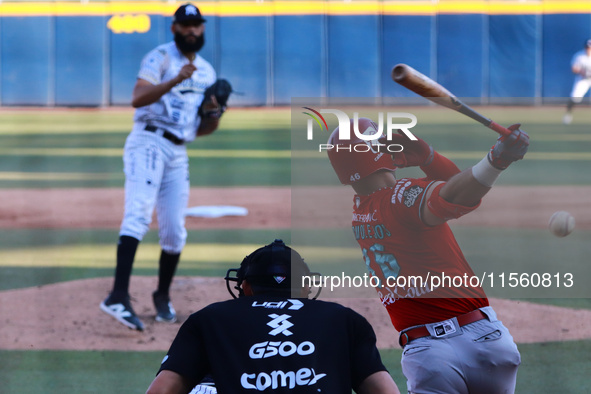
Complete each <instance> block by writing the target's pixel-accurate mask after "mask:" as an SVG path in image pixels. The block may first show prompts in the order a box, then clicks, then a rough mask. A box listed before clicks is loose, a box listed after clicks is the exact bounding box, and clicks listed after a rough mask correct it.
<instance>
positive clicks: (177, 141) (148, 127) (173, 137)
mask: <svg viewBox="0 0 591 394" xmlns="http://www.w3.org/2000/svg"><path fill="white" fill-rule="evenodd" d="M144 130H146V131H149V132H151V133H155V132H156V131H157V130H158V127H156V126H152V125H150V124H149V125H146V127H144ZM160 130H162V131H163V132H164V133H162V137H164V138H166V139H167V140H169V141H170V142H172V143H173V144H175V145H183V144H184V143H185V140H182V139H180V138H179V137H177V136H176V135H174V134H172V133H171V132H170V131H168V130H164V129H160Z"/></svg>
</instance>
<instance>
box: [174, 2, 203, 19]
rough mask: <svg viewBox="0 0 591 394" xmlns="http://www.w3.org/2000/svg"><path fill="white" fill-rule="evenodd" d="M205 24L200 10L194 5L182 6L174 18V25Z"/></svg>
mask: <svg viewBox="0 0 591 394" xmlns="http://www.w3.org/2000/svg"><path fill="white" fill-rule="evenodd" d="M193 21H199V22H205V19H204V18H203V16H202V15H201V11H199V8H197V7H196V6H194V5H193V4H190V3H187V4H183V5H182V6H180V7H179V8H178V9H177V10H176V11H175V13H174V16H173V17H172V23H183V22H193Z"/></svg>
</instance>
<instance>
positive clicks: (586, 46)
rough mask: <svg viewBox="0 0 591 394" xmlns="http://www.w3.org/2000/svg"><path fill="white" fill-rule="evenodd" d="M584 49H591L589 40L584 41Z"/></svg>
mask: <svg viewBox="0 0 591 394" xmlns="http://www.w3.org/2000/svg"><path fill="white" fill-rule="evenodd" d="M585 48H591V39H588V40H587V41H585Z"/></svg>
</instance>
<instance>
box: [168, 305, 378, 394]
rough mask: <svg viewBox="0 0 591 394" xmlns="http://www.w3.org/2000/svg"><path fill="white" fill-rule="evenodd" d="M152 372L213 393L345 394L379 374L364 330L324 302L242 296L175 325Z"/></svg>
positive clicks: (371, 336)
mask: <svg viewBox="0 0 591 394" xmlns="http://www.w3.org/2000/svg"><path fill="white" fill-rule="evenodd" d="M160 370H171V371H174V372H177V373H178V374H180V375H183V376H185V377H187V378H189V379H191V380H192V381H193V382H195V383H197V382H199V381H200V380H201V379H202V378H203V377H204V376H205V375H206V374H208V373H210V374H211V375H212V376H213V379H214V381H215V383H216V387H217V389H218V392H219V393H220V394H235V393H251V392H256V391H267V392H271V391H272V392H274V393H330V394H339V393H346V394H350V393H351V388H353V389H355V390H357V388H358V386H359V384H360V383H361V382H362V381H363V380H364V379H365V378H367V377H368V376H369V375H371V374H373V373H375V372H378V371H385V370H386V368H385V367H384V365H383V364H382V361H381V358H380V354H379V352H378V350H377V348H376V337H375V333H374V331H373V329H372V327H371V325H370V324H369V323H368V322H367V320H366V319H365V318H364V317H362V316H361V315H359V314H358V313H357V312H355V311H353V310H351V309H349V308H345V307H343V306H342V305H339V304H335V303H332V302H324V301H319V300H308V299H285V298H277V297H269V296H268V295H266V296H253V297H242V298H239V299H237V300H229V301H224V302H219V303H215V304H212V305H209V306H207V307H205V308H203V309H202V310H200V311H198V312H196V313H194V314H192V315H191V316H190V317H189V319H187V321H186V322H185V323H183V325H182V326H181V328H180V330H179V332H178V334H177V336H176V338H175V340H174V341H173V343H172V345H171V347H170V350H169V351H168V354H167V355H166V357H165V358H164V360H163V362H162V365H161V368H160Z"/></svg>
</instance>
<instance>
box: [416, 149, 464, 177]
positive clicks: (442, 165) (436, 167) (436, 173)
mask: <svg viewBox="0 0 591 394" xmlns="http://www.w3.org/2000/svg"><path fill="white" fill-rule="evenodd" d="M421 170H422V171H423V172H424V173H425V175H427V178H429V179H433V180H438V181H447V180H448V179H449V178H451V177H452V176H454V175H456V174H458V173H459V172H460V169H459V168H458V166H456V165H455V164H454V162H453V161H451V160H450V159H448V158H447V157H445V156H443V155H440V154H439V153H437V152H433V160H432V161H431V163H429V164H427V165H422V166H421Z"/></svg>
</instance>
